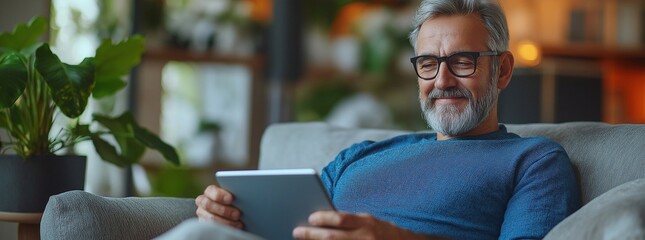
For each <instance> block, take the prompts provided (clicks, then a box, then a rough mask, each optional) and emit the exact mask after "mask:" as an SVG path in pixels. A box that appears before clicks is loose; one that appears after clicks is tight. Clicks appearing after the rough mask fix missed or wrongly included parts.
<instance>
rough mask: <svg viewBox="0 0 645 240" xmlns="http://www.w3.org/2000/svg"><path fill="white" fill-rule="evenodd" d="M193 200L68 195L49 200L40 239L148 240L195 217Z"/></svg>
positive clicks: (72, 193)
mask: <svg viewBox="0 0 645 240" xmlns="http://www.w3.org/2000/svg"><path fill="white" fill-rule="evenodd" d="M195 210H196V206H195V200H194V199H181V198H160V197H157V198H135V197H131V198H109V197H101V196H97V195H94V194H91V193H87V192H83V191H70V192H65V193H61V194H58V195H55V196H51V197H50V198H49V202H48V203H47V206H46V208H45V212H44V213H43V218H42V220H41V223H40V234H41V238H42V239H151V238H153V237H156V236H158V235H160V234H162V233H164V232H166V231H168V230H169V229H170V228H172V227H174V226H176V225H177V224H179V223H181V222H182V221H183V220H185V219H188V218H191V217H195Z"/></svg>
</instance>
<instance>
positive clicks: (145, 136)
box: [134, 125, 179, 166]
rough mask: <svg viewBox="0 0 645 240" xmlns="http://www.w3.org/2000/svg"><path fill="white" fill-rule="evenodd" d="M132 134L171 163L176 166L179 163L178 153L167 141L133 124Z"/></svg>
mask: <svg viewBox="0 0 645 240" xmlns="http://www.w3.org/2000/svg"><path fill="white" fill-rule="evenodd" d="M134 136H135V137H136V138H137V139H138V140H139V141H141V142H142V143H143V145H146V146H147V147H149V148H152V149H155V150H157V151H159V152H160V153H161V155H163V156H164V158H165V159H166V160H168V161H169V162H171V163H172V164H174V165H176V166H178V165H179V155H177V151H175V148H173V147H172V146H170V145H168V143H166V142H164V141H163V140H161V139H160V138H159V137H157V136H156V135H154V134H153V133H152V132H150V131H148V129H145V128H142V127H140V126H138V125H137V126H134Z"/></svg>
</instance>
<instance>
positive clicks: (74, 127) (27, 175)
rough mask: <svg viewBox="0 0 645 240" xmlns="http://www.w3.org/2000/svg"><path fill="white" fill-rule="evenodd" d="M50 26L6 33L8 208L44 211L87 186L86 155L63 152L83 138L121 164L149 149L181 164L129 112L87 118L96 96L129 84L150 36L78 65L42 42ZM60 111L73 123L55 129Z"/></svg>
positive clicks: (2, 184)
mask: <svg viewBox="0 0 645 240" xmlns="http://www.w3.org/2000/svg"><path fill="white" fill-rule="evenodd" d="M46 30H47V21H46V20H45V19H44V18H41V17H37V18H34V19H33V20H32V21H30V22H29V23H28V24H19V25H18V26H16V28H15V29H14V30H13V32H10V33H2V34H1V35H0V130H2V131H0V133H2V134H1V135H0V139H1V141H0V147H1V149H2V154H0V192H1V193H2V194H0V212H21V213H28V212H42V211H43V210H44V207H45V205H46V203H47V200H48V198H49V196H51V195H54V194H58V193H60V192H64V191H68V190H73V189H83V185H84V179H85V157H81V156H74V155H59V153H60V150H63V149H69V147H70V146H73V145H74V144H76V143H78V142H81V141H86V140H87V141H91V142H92V143H93V145H94V148H95V150H96V152H97V153H98V154H99V156H100V157H101V158H102V159H103V160H105V161H107V162H110V163H113V164H115V165H117V166H127V165H129V164H133V163H136V162H137V161H138V160H139V159H140V158H141V156H142V155H143V153H144V151H145V149H146V148H150V149H154V150H157V151H159V152H160V153H161V155H163V157H164V158H165V159H166V160H167V161H170V162H171V163H173V164H175V165H178V164H179V157H178V155H177V153H176V151H175V149H174V148H173V147H172V146H170V145H168V144H167V143H165V142H164V141H162V140H161V139H160V138H159V137H158V136H156V135H155V134H153V133H151V132H150V131H148V130H146V129H144V128H143V127H141V126H140V125H139V124H137V123H136V121H135V120H134V117H133V116H132V114H130V113H129V112H126V113H123V114H122V115H120V116H118V117H110V116H103V115H98V114H94V115H93V116H92V120H91V121H90V122H89V123H85V122H82V121H80V119H79V116H80V115H81V114H82V113H83V112H84V111H85V110H86V107H87V104H88V101H89V97H90V96H92V97H93V98H102V97H106V96H112V95H114V94H115V93H117V92H118V91H119V90H120V89H122V88H123V87H124V86H125V85H126V84H125V82H124V81H123V80H122V79H121V77H122V76H123V75H126V74H127V73H128V72H129V71H130V69H131V68H132V67H134V66H136V65H137V64H138V63H139V62H140V60H141V55H142V53H143V50H144V43H143V38H142V37H140V36H133V37H130V38H128V39H126V40H124V41H122V42H119V43H116V44H113V43H112V41H111V40H109V39H108V40H104V41H103V42H102V43H101V45H100V46H99V47H98V49H97V50H96V54H95V56H94V57H89V58H85V59H84V60H83V61H82V62H81V63H79V64H76V65H70V64H65V63H62V62H61V61H60V59H59V58H58V56H57V55H56V54H54V53H52V51H51V49H50V47H49V45H48V44H47V43H42V42H39V38H40V37H41V36H42V35H43V34H44V33H45V32H46ZM59 112H60V113H62V114H64V115H66V116H67V117H69V118H70V119H71V120H70V122H71V123H70V124H68V126H67V127H63V128H62V129H55V128H54V127H53V126H54V124H53V123H54V117H55V116H56V115H57V114H59ZM110 139H111V140H110ZM110 141H111V142H114V143H116V144H115V145H116V146H115V145H112V144H110ZM79 181H80V182H79ZM55 182H59V183H58V185H57V183H55Z"/></svg>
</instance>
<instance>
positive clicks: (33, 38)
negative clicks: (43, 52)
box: [0, 17, 47, 52]
mask: <svg viewBox="0 0 645 240" xmlns="http://www.w3.org/2000/svg"><path fill="white" fill-rule="evenodd" d="M46 30H47V21H46V20H45V18H42V17H36V18H34V19H32V20H31V21H30V22H29V23H28V24H24V23H23V24H18V25H17V26H16V27H15V28H14V29H13V32H11V33H8V32H5V33H2V34H0V48H8V49H13V50H14V51H16V52H20V51H23V50H25V49H28V48H29V47H31V46H33V45H34V44H37V41H38V38H40V36H42V35H43V33H45V31H46Z"/></svg>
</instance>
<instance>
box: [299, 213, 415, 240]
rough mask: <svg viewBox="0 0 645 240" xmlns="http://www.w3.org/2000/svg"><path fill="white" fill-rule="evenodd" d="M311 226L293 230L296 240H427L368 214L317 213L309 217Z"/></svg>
mask: <svg viewBox="0 0 645 240" xmlns="http://www.w3.org/2000/svg"><path fill="white" fill-rule="evenodd" d="M309 224H310V225H311V226H299V227H296V228H295V229H294V230H293V237H294V238H296V239H428V238H426V237H424V236H420V235H417V234H415V233H413V232H410V231H408V230H405V229H402V228H399V227H397V226H395V225H394V224H392V223H389V222H385V221H381V220H379V219H376V218H375V217H373V216H371V215H369V214H349V213H342V212H336V211H319V212H315V213H312V214H311V215H310V216H309Z"/></svg>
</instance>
